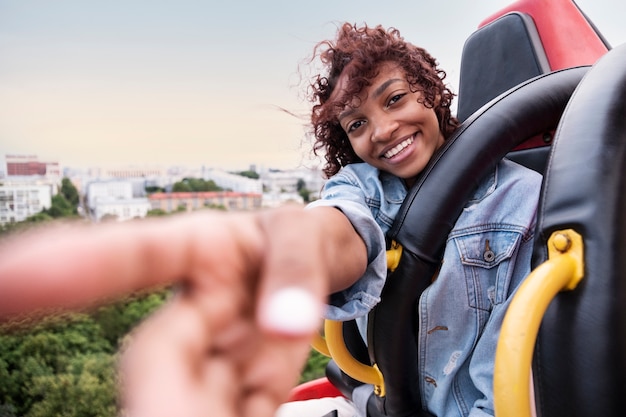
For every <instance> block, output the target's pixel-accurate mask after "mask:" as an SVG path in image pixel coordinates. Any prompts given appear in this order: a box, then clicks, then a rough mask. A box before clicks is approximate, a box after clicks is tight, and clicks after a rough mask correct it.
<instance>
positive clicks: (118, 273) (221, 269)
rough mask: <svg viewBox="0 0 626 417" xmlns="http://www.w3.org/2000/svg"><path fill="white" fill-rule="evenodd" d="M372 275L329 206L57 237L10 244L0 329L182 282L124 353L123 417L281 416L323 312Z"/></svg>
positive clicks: (0, 252) (1, 280) (2, 254)
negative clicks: (365, 274) (328, 302)
mask: <svg viewBox="0 0 626 417" xmlns="http://www.w3.org/2000/svg"><path fill="white" fill-rule="evenodd" d="M338 256H340V257H341V262H338V261H337V259H336V258H337V257H338ZM365 263H366V255H365V248H364V245H363V242H362V241H361V239H360V238H359V237H358V235H357V234H356V233H355V232H354V230H353V229H352V227H351V225H350V223H349V222H348V221H347V219H346V218H345V217H344V216H343V214H341V212H339V211H338V210H336V209H332V208H317V209H312V210H302V209H299V208H285V209H279V210H271V211H265V212H259V213H246V214H221V213H219V214H216V213H199V214H193V215H185V216H176V217H172V218H169V219H158V220H154V221H152V220H151V221H142V222H134V223H125V224H119V225H118V224H116V225H106V226H104V227H87V228H84V227H76V226H67V225H66V226H57V227H55V228H52V229H49V230H43V231H39V232H37V233H27V234H25V235H24V236H18V237H16V238H10V239H7V240H6V241H5V242H3V244H2V247H1V248H0V317H4V318H6V317H10V316H12V315H14V314H23V313H27V312H29V311H32V310H34V309H47V308H52V307H64V308H81V307H87V306H90V305H93V304H94V303H101V302H104V301H106V300H108V299H112V298H115V297H119V296H121V295H123V294H127V293H129V292H132V291H136V290H139V289H145V288H151V287H158V286H163V285H168V284H172V283H175V282H180V283H182V287H183V290H182V291H181V292H180V293H179V294H177V296H176V297H174V299H173V300H172V301H171V302H170V303H168V305H166V306H165V307H164V308H163V309H162V310H161V311H159V312H157V313H156V314H154V315H153V316H152V317H150V318H149V319H148V320H146V322H145V323H143V324H142V325H141V326H140V327H139V328H138V329H137V330H136V331H135V332H134V334H133V336H132V337H131V342H130V344H129V346H128V348H127V349H126V350H125V353H124V355H123V359H122V368H121V369H122V379H121V380H122V382H123V394H124V395H123V397H124V406H125V408H126V409H127V411H128V412H129V413H130V415H133V416H136V415H150V416H161V415H162V416H168V415H180V416H193V415H198V416H199V415H224V416H229V415H232V416H235V415H244V416H245V415H257V416H263V415H265V416H271V415H272V414H273V412H274V409H275V408H276V407H277V406H278V404H280V402H282V401H283V400H284V398H285V396H286V395H287V393H288V391H289V389H290V388H291V386H292V385H293V384H294V383H295V382H296V381H297V376H298V374H299V371H300V367H301V365H302V363H303V362H304V360H305V358H306V355H307V353H308V342H309V338H310V336H311V335H312V333H313V332H314V331H315V330H316V327H317V324H318V321H317V317H318V315H319V313H320V311H319V302H320V301H321V300H322V299H323V297H324V295H325V294H327V293H328V291H330V290H331V289H336V288H341V287H343V286H346V285H349V284H350V283H351V282H352V281H354V280H355V279H356V278H357V277H358V276H359V275H360V273H362V271H363V270H364V268H365Z"/></svg>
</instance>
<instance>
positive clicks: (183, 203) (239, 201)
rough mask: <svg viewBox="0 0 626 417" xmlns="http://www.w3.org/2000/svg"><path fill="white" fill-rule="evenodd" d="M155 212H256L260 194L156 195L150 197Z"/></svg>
mask: <svg viewBox="0 0 626 417" xmlns="http://www.w3.org/2000/svg"><path fill="white" fill-rule="evenodd" d="M148 199H149V200H150V205H151V207H152V209H153V210H157V209H159V210H163V211H165V212H167V213H170V212H173V211H179V210H184V211H193V210H198V209H202V208H207V207H208V208H224V209H226V210H255V209H258V208H260V207H261V201H262V195H261V194H259V193H239V192H234V191H210V192H189V193H154V194H151V195H150V196H148Z"/></svg>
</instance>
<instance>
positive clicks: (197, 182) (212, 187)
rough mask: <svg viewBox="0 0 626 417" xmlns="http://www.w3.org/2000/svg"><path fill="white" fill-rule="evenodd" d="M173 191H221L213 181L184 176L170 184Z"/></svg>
mask: <svg viewBox="0 0 626 417" xmlns="http://www.w3.org/2000/svg"><path fill="white" fill-rule="evenodd" d="M172 191H173V192H203V191H223V189H222V188H221V187H219V186H218V185H217V184H216V183H215V181H213V180H204V179H202V178H184V179H183V180H182V181H179V182H175V183H174V185H173V186H172Z"/></svg>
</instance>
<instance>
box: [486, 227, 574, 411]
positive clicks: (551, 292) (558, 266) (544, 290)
mask: <svg viewBox="0 0 626 417" xmlns="http://www.w3.org/2000/svg"><path fill="white" fill-rule="evenodd" d="M583 261H584V259H583V241H582V237H581V236H580V235H579V234H578V233H576V232H575V231H574V230H571V229H568V230H561V231H556V232H554V233H553V234H552V236H551V237H550V239H549V240H548V260H547V261H546V262H544V263H543V264H541V265H540V266H539V267H538V268H536V269H535V270H534V271H533V272H532V273H531V274H530V275H529V276H528V277H527V278H526V279H525V280H524V282H523V283H522V285H520V287H519V289H518V290H517V293H516V294H515V296H514V297H513V300H512V301H511V305H510V306H509V308H508V311H507V313H506V316H505V318H504V321H503V323H502V329H501V331H500V339H499V341H498V346H497V349H496V360H495V370H494V405H495V414H496V416H498V417H513V416H515V417H524V416H528V417H530V416H531V415H532V414H531V399H530V370H531V363H532V355H533V350H534V347H535V341H536V340H537V333H538V331H539V326H540V324H541V320H542V318H543V315H544V313H545V311H546V309H547V308H548V305H549V304H550V302H551V301H552V299H553V298H554V297H555V296H556V294H557V293H558V292H559V291H562V290H573V289H574V288H576V286H577V285H578V283H579V282H580V280H581V279H582V278H583V275H584V263H583Z"/></svg>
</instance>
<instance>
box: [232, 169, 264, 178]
mask: <svg viewBox="0 0 626 417" xmlns="http://www.w3.org/2000/svg"><path fill="white" fill-rule="evenodd" d="M236 174H237V175H241V176H242V177H247V178H252V179H253V180H258V179H259V178H260V176H259V174H258V173H257V172H256V171H253V170H247V171H240V172H237V173H236Z"/></svg>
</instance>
